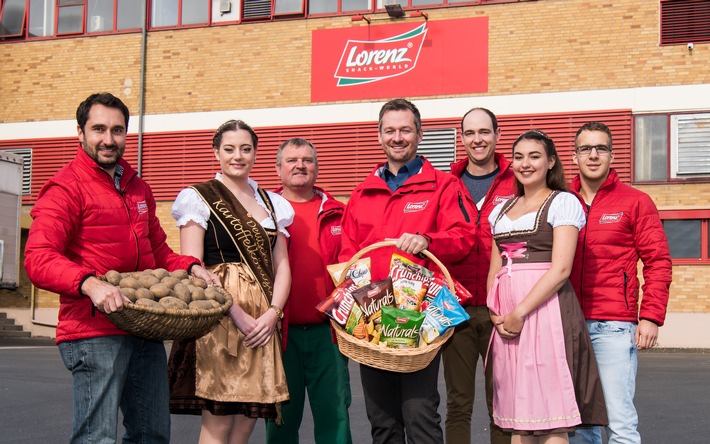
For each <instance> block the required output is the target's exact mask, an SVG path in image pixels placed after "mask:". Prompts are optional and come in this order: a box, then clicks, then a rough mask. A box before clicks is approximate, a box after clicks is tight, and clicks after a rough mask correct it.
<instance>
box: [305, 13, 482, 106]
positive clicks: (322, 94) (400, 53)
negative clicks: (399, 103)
mask: <svg viewBox="0 0 710 444" xmlns="http://www.w3.org/2000/svg"><path fill="white" fill-rule="evenodd" d="M312 50H313V52H312V55H311V101H312V102H327V101H337V100H353V99H376V98H394V97H410V96H437V95H444V94H465V93H476V92H486V91H487V90H488V17H475V18H468V19H458V20H441V21H432V22H424V23H416V22H415V23H412V22H409V23H403V24H397V25H381V26H372V25H370V26H357V27H353V28H340V29H320V30H314V31H313V48H312Z"/></svg>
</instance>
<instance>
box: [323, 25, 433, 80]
mask: <svg viewBox="0 0 710 444" xmlns="http://www.w3.org/2000/svg"><path fill="white" fill-rule="evenodd" d="M426 32H427V30H426V23H424V24H422V25H421V26H419V27H417V28H415V29H414V30H413V31H410V32H405V33H404V34H401V35H397V36H394V37H391V38H388V39H384V40H378V41H375V42H370V41H367V40H348V42H347V44H346V45H345V49H343V54H342V55H341V56H340V63H338V69H337V70H336V71H335V78H337V79H338V82H337V86H350V85H362V84H363V83H369V82H376V81H378V80H383V79H388V78H390V77H396V76H401V75H402V74H405V73H407V72H409V71H411V70H412V69H414V67H415V66H417V59H418V58H419V52H420V51H421V49H422V44H423V43H424V37H426Z"/></svg>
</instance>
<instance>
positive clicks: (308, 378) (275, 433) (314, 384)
mask: <svg viewBox="0 0 710 444" xmlns="http://www.w3.org/2000/svg"><path fill="white" fill-rule="evenodd" d="M283 363H284V369H285V370H286V382H287V384H288V392H289V396H290V399H289V400H288V401H286V402H284V403H283V404H282V405H281V413H282V415H283V424H282V425H276V423H275V422H274V421H273V420H268V421H267V422H266V442H267V443H268V444H291V443H294V444H295V443H298V442H299V439H298V429H299V428H300V426H301V420H302V419H303V408H304V405H305V399H306V392H308V401H309V403H310V405H311V413H312V415H313V426H314V431H313V435H314V437H315V442H316V443H317V444H351V443H352V438H351V436H350V418H349V416H348V408H349V407H350V402H351V397H350V374H349V372H348V360H347V358H346V357H345V356H343V355H342V354H341V353H340V351H339V350H338V346H337V344H333V338H332V333H331V330H330V324H326V323H323V324H312V325H289V327H288V341H287V344H286V351H285V352H284V354H283Z"/></svg>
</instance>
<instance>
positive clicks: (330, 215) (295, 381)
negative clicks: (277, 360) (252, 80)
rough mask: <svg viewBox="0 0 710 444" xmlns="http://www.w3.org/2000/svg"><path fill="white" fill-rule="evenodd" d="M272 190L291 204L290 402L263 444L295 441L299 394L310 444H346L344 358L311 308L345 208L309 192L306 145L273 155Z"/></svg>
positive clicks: (311, 151) (321, 295)
mask: <svg viewBox="0 0 710 444" xmlns="http://www.w3.org/2000/svg"><path fill="white" fill-rule="evenodd" d="M276 172H277V174H278V175H279V177H280V178H281V184H282V185H283V188H281V189H280V190H278V191H277V192H279V193H280V194H281V195H282V196H283V197H285V198H286V199H287V200H288V201H289V202H290V203H291V206H293V209H294V212H295V217H294V219H293V223H292V224H291V225H289V227H288V231H289V234H290V235H291V237H289V246H288V257H289V262H290V264H291V293H290V295H289V297H288V302H287V303H286V307H285V308H284V312H285V314H284V323H283V343H284V354H283V364H284V369H285V371H286V382H287V384H288V393H289V395H290V399H289V400H288V401H286V402H284V403H283V404H282V405H281V413H282V415H283V424H282V425H276V423H275V422H274V421H273V420H269V421H267V423H266V442H267V443H273V444H282V443H298V429H299V427H300V425H301V420H302V419H303V406H304V403H305V397H306V390H307V391H308V401H309V403H310V405H311V411H312V412H313V426H314V437H315V442H316V443H322V444H330V443H342V444H350V443H352V439H351V437H350V419H349V416H348V407H349V406H350V399H351V398H350V377H349V374H348V365H347V358H345V357H344V356H343V355H342V354H341V353H340V351H339V350H338V345H337V344H336V343H334V341H333V335H332V332H331V329H330V323H329V322H328V320H327V318H326V317H325V316H324V315H323V314H322V313H321V312H320V311H318V310H316V305H318V303H320V302H321V301H322V300H323V299H325V298H326V297H327V296H328V295H329V294H330V293H331V292H332V291H333V290H334V288H335V286H334V285H333V281H332V279H331V278H330V276H329V275H328V271H327V269H326V266H327V265H329V264H334V263H337V262H338V253H339V252H340V232H341V228H340V219H341V218H342V216H343V210H344V208H345V205H344V204H343V203H341V202H339V201H337V200H336V199H335V198H333V196H331V195H330V194H328V193H326V192H325V191H324V190H322V189H320V188H318V187H316V186H314V185H315V182H316V179H317V178H318V157H317V153H316V149H315V147H314V146H313V144H312V143H310V142H309V141H307V140H304V139H299V138H295V139H291V140H287V141H286V142H284V143H282V144H281V146H280V147H279V150H278V152H277V154H276Z"/></svg>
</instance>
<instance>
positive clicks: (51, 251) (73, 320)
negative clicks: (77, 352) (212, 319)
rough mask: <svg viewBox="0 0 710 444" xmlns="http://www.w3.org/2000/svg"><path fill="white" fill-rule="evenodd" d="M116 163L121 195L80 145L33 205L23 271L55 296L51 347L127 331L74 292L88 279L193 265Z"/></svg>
mask: <svg viewBox="0 0 710 444" xmlns="http://www.w3.org/2000/svg"><path fill="white" fill-rule="evenodd" d="M119 164H120V165H121V166H122V167H123V169H124V171H123V176H122V177H121V184H120V185H121V189H122V190H123V192H122V193H119V192H118V191H117V190H116V187H115V186H114V184H113V179H112V178H111V176H109V175H108V174H107V173H106V172H105V171H104V170H102V169H101V168H100V167H99V166H98V165H97V164H96V163H95V162H94V160H93V159H91V158H90V157H89V156H88V155H87V154H86V153H85V152H84V150H83V149H82V148H81V147H79V149H78V151H77V154H76V157H75V158H74V160H72V161H71V162H69V163H68V164H67V165H66V166H64V167H63V168H62V169H61V170H59V172H57V174H55V175H54V177H52V178H51V179H50V180H49V181H47V183H46V184H45V185H44V186H43V187H42V189H41V190H40V192H39V196H38V198H37V202H36V203H35V206H34V208H32V211H31V215H32V218H33V219H34V220H33V222H32V227H31V229H30V234H29V237H28V239H27V246H26V249H25V269H26V270H27V275H28V276H29V278H30V280H31V281H32V283H34V284H35V285H36V286H37V287H40V288H44V289H46V290H49V291H52V292H55V293H59V302H60V307H59V323H58V325H57V343H60V342H63V341H70V340H75V339H84V338H92V337H98V336H110V335H126V334H128V333H126V332H125V331H123V330H121V329H119V328H118V327H116V326H115V325H114V324H113V323H112V322H111V321H109V320H108V318H107V317H106V315H104V314H103V313H101V312H99V311H98V310H96V309H95V308H94V306H93V304H92V302H91V299H89V297H88V296H85V295H83V294H80V293H79V287H80V286H81V284H82V283H83V282H84V280H85V279H86V278H87V277H88V276H91V275H97V274H98V275H101V274H104V273H106V272H107V271H109V270H116V271H120V272H125V271H138V270H144V269H146V268H160V267H162V268H166V269H168V270H169V271H172V270H176V269H187V268H188V267H189V266H190V265H192V264H195V263H197V264H199V263H200V261H199V260H198V259H196V258H194V257H190V256H181V255H178V254H176V253H174V252H173V251H172V250H171V249H170V247H169V246H168V244H167V243H166V242H165V241H166V238H167V236H166V235H165V232H164V231H163V229H162V228H161V226H160V222H159V221H158V218H157V217H156V215H155V199H154V198H153V193H152V191H151V190H150V187H149V186H148V185H147V184H146V183H145V182H144V181H143V180H141V179H140V178H139V177H138V175H137V173H136V171H135V170H134V169H132V168H131V167H130V165H128V163H127V162H126V161H125V160H123V159H121V160H120V161H119Z"/></svg>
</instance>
